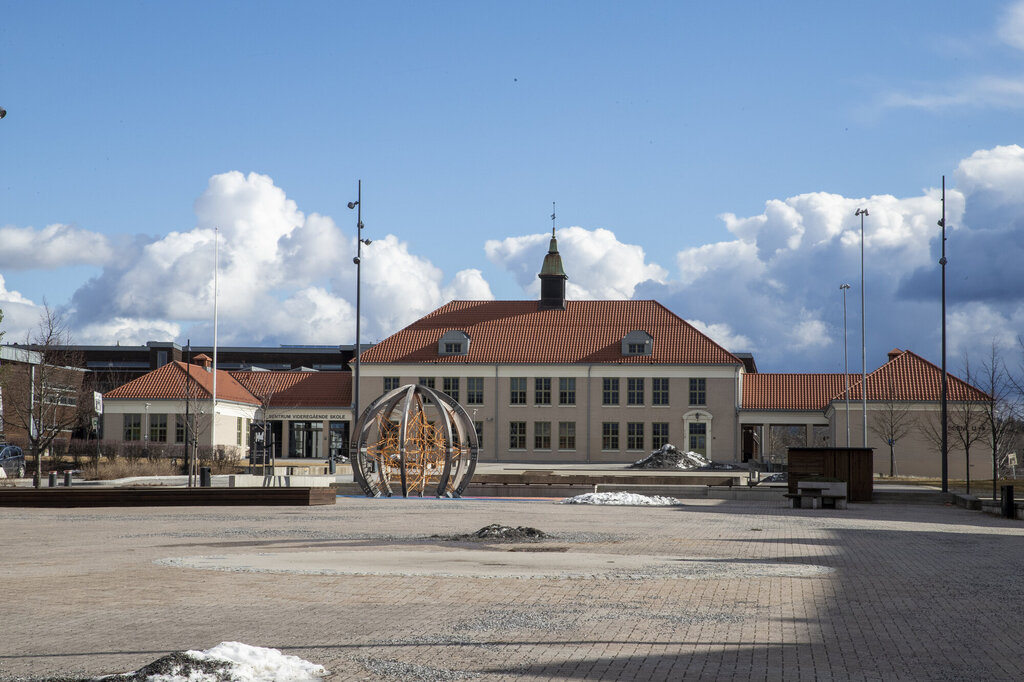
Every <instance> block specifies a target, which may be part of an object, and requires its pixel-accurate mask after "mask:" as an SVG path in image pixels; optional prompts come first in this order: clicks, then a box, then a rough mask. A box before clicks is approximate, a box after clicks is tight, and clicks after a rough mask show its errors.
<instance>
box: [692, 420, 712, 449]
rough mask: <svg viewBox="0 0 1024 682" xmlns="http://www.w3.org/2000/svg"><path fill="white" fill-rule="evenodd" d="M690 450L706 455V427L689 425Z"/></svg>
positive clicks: (704, 425)
mask: <svg viewBox="0 0 1024 682" xmlns="http://www.w3.org/2000/svg"><path fill="white" fill-rule="evenodd" d="M690 450H693V451H694V452H696V453H698V454H701V455H706V454H707V452H708V425H707V424H690Z"/></svg>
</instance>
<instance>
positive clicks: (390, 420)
mask: <svg viewBox="0 0 1024 682" xmlns="http://www.w3.org/2000/svg"><path fill="white" fill-rule="evenodd" d="M479 452H480V446H479V441H478V440H477V435H476V428H474V426H473V420H472V418H470V416H469V414H468V413H467V412H466V409H465V408H464V407H462V405H460V404H459V403H458V402H457V401H455V400H453V399H452V397H451V396H449V395H448V394H447V393H442V392H440V391H435V390H434V389H432V388H428V387H426V386H420V385H417V384H407V385H405V386H400V387H398V388H396V389H394V390H391V391H388V392H387V393H385V394H384V395H382V396H381V397H379V398H377V399H376V400H374V401H373V403H371V404H370V406H369V407H367V408H366V409H365V410H364V411H363V413H362V414H361V415H360V416H359V421H358V422H356V427H355V432H354V433H353V435H352V441H351V447H350V453H351V457H350V460H349V461H350V462H351V463H352V476H353V478H354V479H355V481H356V483H358V484H359V486H360V487H361V488H362V489H363V492H364V493H366V494H367V495H369V496H370V497H382V496H384V497H391V496H392V495H394V494H395V493H396V492H399V491H400V492H401V493H402V497H408V496H409V495H410V494H413V495H419V496H420V497H424V496H427V495H429V496H434V497H461V496H462V493H463V491H465V489H466V486H467V485H469V481H470V479H471V478H472V477H473V471H474V470H475V469H476V460H477V457H478V455H479Z"/></svg>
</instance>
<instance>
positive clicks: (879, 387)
mask: <svg viewBox="0 0 1024 682" xmlns="http://www.w3.org/2000/svg"><path fill="white" fill-rule="evenodd" d="M889 356H890V358H891V359H890V360H889V362H887V363H885V364H884V365H882V366H881V367H879V368H878V369H876V370H875V371H874V372H872V373H871V374H869V375H868V377H867V386H868V401H869V402H871V401H875V402H877V401H883V400H897V401H911V402H938V401H939V400H941V399H942V370H941V369H939V368H938V367H936V366H935V365H933V364H932V363H930V362H928V361H927V360H925V359H924V358H922V357H921V356H919V355H917V354H915V353H913V352H911V351H909V350H906V351H900V350H898V349H897V350H893V351H891V352H890V354H889ZM861 383H862V382H861V375H860V374H851V375H850V400H857V401H859V400H860V399H861V390H860V389H861ZM947 384H948V393H947V397H948V399H949V400H953V401H965V400H977V401H981V400H986V399H987V396H986V394H985V393H984V392H983V391H980V390H978V389H977V388H975V387H973V386H971V385H970V384H968V383H967V382H965V381H963V380H962V379H960V378H958V377H955V376H953V375H952V374H950V375H949V380H948V382H947ZM844 390H845V385H844V381H843V375H842V374H770V373H759V374H744V375H743V396H742V402H741V403H740V404H741V406H742V408H743V409H745V410H824V409H825V408H827V407H828V405H829V403H831V402H832V401H836V400H843V399H844V397H845V396H844Z"/></svg>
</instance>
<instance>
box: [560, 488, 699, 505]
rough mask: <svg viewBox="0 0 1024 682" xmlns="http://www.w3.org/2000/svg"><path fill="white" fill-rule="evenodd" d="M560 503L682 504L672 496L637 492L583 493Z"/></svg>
mask: <svg viewBox="0 0 1024 682" xmlns="http://www.w3.org/2000/svg"><path fill="white" fill-rule="evenodd" d="M561 504H614V505H622V506H634V507H668V506H672V505H677V504H682V502H680V501H679V500H677V499H676V498H674V497H662V496H660V495H639V494H637V493H626V492H622V493H585V494H583V495H577V496H576V497H567V498H565V499H564V500H562V502H561Z"/></svg>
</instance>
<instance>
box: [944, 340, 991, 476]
mask: <svg viewBox="0 0 1024 682" xmlns="http://www.w3.org/2000/svg"><path fill="white" fill-rule="evenodd" d="M963 371H964V381H966V382H967V383H968V384H970V385H971V386H974V385H975V384H976V383H977V381H978V377H976V376H975V375H974V372H973V370H971V360H970V358H969V357H968V355H967V354H966V353H964V370H963ZM948 414H949V417H948V420H949V421H948V424H949V429H950V431H952V432H953V436H954V437H955V438H956V442H957V443H958V444H959V445H960V447H961V448H963V451H964V458H965V463H966V465H967V480H966V484H967V494H968V495H969V494H970V493H971V447H972V446H973V445H974V444H975V443H981V442H983V441H984V440H985V437H986V429H985V408H984V406H983V405H980V404H978V403H977V402H974V401H971V400H963V401H956V402H954V403H951V404H950V409H949V413H948Z"/></svg>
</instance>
